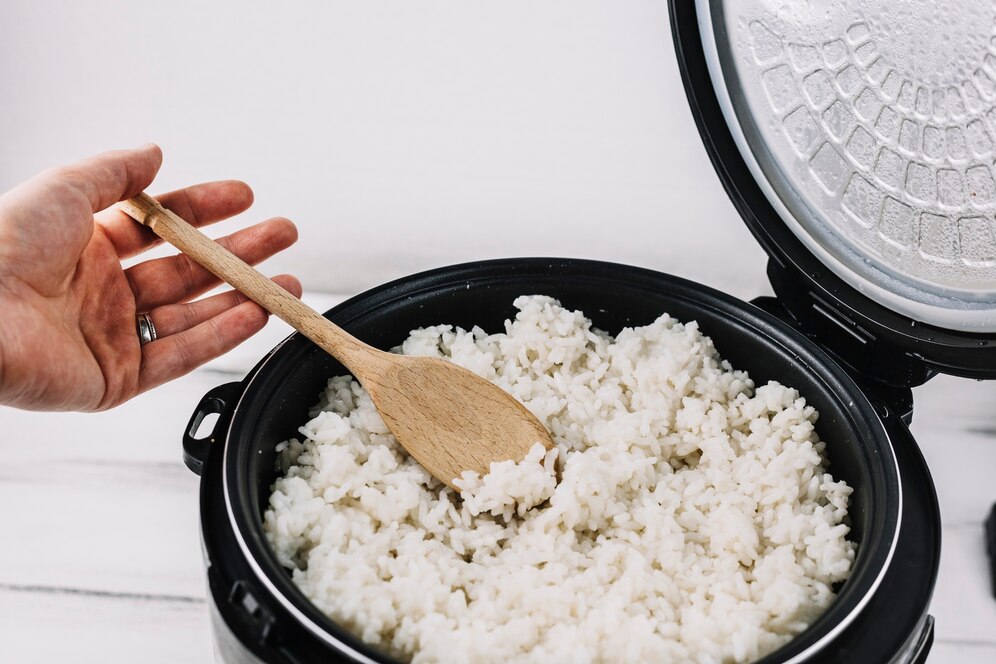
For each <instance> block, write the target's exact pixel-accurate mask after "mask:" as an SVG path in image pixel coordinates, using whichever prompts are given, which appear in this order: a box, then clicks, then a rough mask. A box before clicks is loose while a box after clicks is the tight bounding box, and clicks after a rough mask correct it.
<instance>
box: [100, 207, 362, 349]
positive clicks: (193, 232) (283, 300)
mask: <svg viewBox="0 0 996 664" xmlns="http://www.w3.org/2000/svg"><path fill="white" fill-rule="evenodd" d="M118 205H119V206H120V208H121V209H122V210H123V211H124V212H125V214H127V215H128V216H129V217H131V218H132V219H134V220H135V221H137V222H139V223H141V224H144V225H145V226H148V227H149V228H151V229H152V231H153V232H154V233H155V234H156V235H158V236H159V237H161V238H162V239H163V240H165V241H166V242H169V243H170V244H171V245H173V246H174V247H176V248H177V249H179V250H180V251H182V252H183V253H184V254H186V255H187V256H190V257H191V258H192V259H194V260H195V261H197V262H198V263H199V264H200V265H202V266H203V267H204V268H206V269H207V270H208V271H210V272H211V273H212V274H214V275H215V276H216V277H218V278H219V279H221V280H222V281H225V282H227V283H228V284H230V285H231V286H232V287H234V288H235V289H236V290H238V291H240V292H242V293H243V294H244V295H245V296H246V297H248V298H249V299H251V300H253V301H254V302H256V303H257V304H259V305H260V306H261V307H263V308H264V309H266V310H267V311H269V312H271V313H273V314H275V315H277V316H279V317H280V318H282V319H283V320H285V321H286V322H287V323H288V324H289V325H290V326H291V327H293V328H294V329H295V330H297V331H298V332H300V333H301V334H303V335H304V336H306V337H308V338H309V339H311V340H312V341H314V342H315V343H316V344H318V345H319V346H321V347H322V348H324V349H325V350H326V351H327V352H328V353H329V354H331V355H333V356H334V357H335V358H336V359H338V360H339V361H341V362H343V363H344V364H346V365H347V368H350V367H349V365H351V364H353V362H351V361H350V359H351V358H354V359H355V360H357V361H360V357H358V356H357V353H362V354H363V355H364V356H369V354H370V352H371V351H373V352H379V351H375V349H373V348H372V347H370V346H368V345H367V344H365V343H363V342H362V341H360V340H359V339H356V338H355V337H353V336H351V335H349V334H348V333H346V332H345V331H343V330H342V328H340V327H338V326H336V325H334V324H333V323H331V322H330V321H329V320H328V319H327V318H325V317H324V316H322V315H321V314H319V313H318V312H317V311H315V310H314V309H312V308H311V307H309V306H308V305H306V304H305V303H304V302H302V301H301V300H299V299H298V298H296V297H294V296H293V295H292V294H290V293H288V292H287V291H285V290H284V289H283V288H281V287H280V286H278V285H277V284H275V283H273V282H272V281H270V280H269V279H267V278H266V277H265V276H263V275H262V274H261V273H260V272H259V271H258V270H256V269H255V268H254V267H252V266H251V265H249V264H248V263H246V262H245V261H243V260H242V259H241V258H239V257H238V256H236V255H235V254H233V253H232V252H230V251H228V250H227V249H225V248H224V247H223V246H221V245H220V244H218V243H217V242H215V241H214V240H212V239H211V238H209V237H208V236H206V235H204V234H203V233H201V232H200V231H199V230H197V229H196V228H194V227H193V226H191V225H190V224H188V223H187V222H186V221H184V220H183V219H182V218H180V217H179V216H178V215H176V214H174V213H173V212H171V211H170V210H167V209H166V208H164V207H163V206H162V205H160V204H159V202H158V201H156V200H155V199H154V198H152V197H151V196H149V195H148V194H146V193H145V192H142V193H140V194H139V195H137V196H135V197H134V198H130V199H128V200H126V201H122V202H121V203H119V204H118Z"/></svg>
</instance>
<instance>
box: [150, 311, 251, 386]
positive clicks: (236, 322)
mask: <svg viewBox="0 0 996 664" xmlns="http://www.w3.org/2000/svg"><path fill="white" fill-rule="evenodd" d="M267 315H268V314H267V313H266V311H264V310H263V308H262V307H260V306H259V305H258V304H256V303H255V302H243V303H241V304H238V305H236V306H235V307H232V308H231V309H228V310H227V311H223V312H222V313H220V314H218V315H216V316H214V317H212V318H209V319H208V320H206V321H204V322H202V323H200V324H198V325H195V326H194V327H192V328H190V329H189V330H186V331H184V332H180V333H179V334H174V335H172V336H168V337H166V338H164V339H159V340H157V341H153V342H152V343H150V344H148V345H146V346H143V347H142V369H141V372H140V376H139V389H140V391H145V390H148V389H151V388H153V387H156V386H158V385H162V384H163V383H165V382H167V381H170V380H173V379H174V378H179V377H180V376H182V375H184V374H186V373H189V372H190V371H192V370H194V369H196V368H197V367H199V366H201V365H202V364H204V363H205V362H207V361H208V360H212V359H214V358H216V357H218V356H219V355H223V354H224V353H227V352H228V351H230V350H231V349H233V348H235V347H236V346H238V345H239V344H240V343H242V342H243V341H245V340H246V339H248V338H249V337H251V336H252V335H254V334H256V333H257V332H259V331H260V330H261V329H263V326H264V325H266V319H267ZM157 332H158V330H157Z"/></svg>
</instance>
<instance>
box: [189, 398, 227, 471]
mask: <svg viewBox="0 0 996 664" xmlns="http://www.w3.org/2000/svg"><path fill="white" fill-rule="evenodd" d="M241 387H242V384H241V383H225V384H224V385H219V386H218V387H216V388H214V389H212V390H211V391H210V392H208V393H207V394H205V395H204V396H203V397H201V400H200V403H198V404H197V408H196V409H195V410H194V414H193V415H191V416H190V421H189V422H188V423H187V428H186V429H184V430H183V463H184V464H186V466H187V468H189V469H190V470H191V471H192V472H193V473H195V474H196V475H200V474H201V473H202V472H203V470H204V464H205V463H206V462H207V458H208V454H209V453H210V451H211V445H212V444H213V443H214V442H215V441H217V439H218V434H219V433H220V432H221V431H222V428H223V426H227V423H228V419H229V418H230V416H231V413H230V412H229V405H231V404H233V403H234V402H235V398H236V397H237V396H238V394H239V390H240V389H241ZM215 413H217V414H218V415H219V417H218V421H217V422H215V424H214V428H213V429H212V430H211V433H209V434H208V435H206V436H204V437H203V438H195V437H194V436H195V435H196V434H197V429H198V428H199V427H200V426H201V422H203V421H204V418H205V417H207V416H208V415H212V414H215Z"/></svg>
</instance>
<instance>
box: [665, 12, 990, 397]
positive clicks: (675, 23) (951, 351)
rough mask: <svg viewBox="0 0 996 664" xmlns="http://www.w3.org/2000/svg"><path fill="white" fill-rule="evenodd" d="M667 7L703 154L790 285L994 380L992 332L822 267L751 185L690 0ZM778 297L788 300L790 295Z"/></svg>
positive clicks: (891, 340)
mask: <svg viewBox="0 0 996 664" xmlns="http://www.w3.org/2000/svg"><path fill="white" fill-rule="evenodd" d="M669 5H670V16H671V32H672V35H673V37H674V47H675V52H676V54H677V58H678V67H679V69H680V70H681V79H682V81H683V83H684V86H685V93H686V95H687V97H688V103H689V105H690V106H691V110H692V116H693V117H694V119H695V124H696V126H697V127H698V130H699V134H700V135H701V137H702V142H703V144H704V145H705V148H706V152H707V153H708V154H709V159H710V160H711V161H712V165H713V167H714V168H715V169H716V173H717V174H718V175H719V179H720V181H721V182H722V183H723V187H724V188H725V189H726V193H727V194H728V195H729V197H730V200H732V201H733V205H734V206H735V207H736V209H737V212H739V213H740V216H741V217H743V219H744V222H745V223H746V224H747V227H748V228H749V229H750V231H751V233H753V235H754V237H755V238H757V240H758V242H759V243H760V245H761V247H762V248H763V249H764V251H765V252H766V253H767V254H768V256H770V257H771V259H772V260H774V261H776V262H777V263H778V264H779V266H781V267H782V268H783V269H785V270H787V271H789V273H790V274H791V279H793V280H798V283H799V284H801V286H799V288H797V289H796V290H803V291H809V292H810V293H813V294H816V299H817V300H823V301H826V302H830V303H832V306H833V307H835V308H837V309H839V310H840V311H841V312H842V313H843V314H844V316H845V317H846V318H847V319H849V320H850V321H851V322H853V323H856V325H857V326H858V327H861V328H864V329H865V330H867V331H869V332H870V333H871V334H872V335H874V336H875V337H876V338H880V339H883V340H884V341H886V342H887V343H888V344H889V345H891V346H894V347H895V348H897V349H899V350H901V351H904V352H906V353H908V354H910V355H911V356H913V357H916V358H919V359H920V360H922V362H923V363H924V364H926V365H927V366H928V367H930V368H932V369H934V370H937V371H940V372H942V373H949V374H953V375H957V376H965V377H969V378H996V337H994V335H992V334H971V333H968V332H956V331H952V330H946V329H943V328H939V327H933V326H929V325H924V324H922V323H920V322H918V321H914V320H913V319H911V318H908V317H906V316H903V315H901V314H898V313H896V312H894V311H892V310H891V309H888V308H886V307H884V306H882V305H880V304H878V303H877V302H874V301H873V300H871V299H869V298H868V297H867V296H865V295H863V294H861V293H860V292H859V291H858V290H856V289H854V288H852V287H851V286H849V285H848V284H847V283H845V282H844V281H843V280H842V279H840V278H839V277H837V276H836V275H835V274H833V273H832V272H831V271H830V270H829V269H827V268H826V267H825V266H824V265H823V263H821V262H820V261H819V259H817V258H816V257H815V256H814V255H813V254H812V252H810V251H809V250H808V249H807V248H806V246H805V245H804V244H803V243H802V242H801V241H800V240H799V239H798V238H797V237H796V236H795V235H794V234H793V233H792V231H791V230H789V228H788V227H787V226H786V225H785V223H784V222H783V221H782V220H781V218H780V217H779V216H778V213H777V212H776V211H775V210H774V208H772V207H771V204H770V203H769V202H768V200H767V198H766V197H765V195H764V193H763V192H762V191H761V189H760V187H759V186H758V185H757V182H756V181H755V180H754V178H753V175H752V174H751V172H750V169H749V168H748V167H747V164H746V163H744V160H743V158H742V157H741V156H740V152H739V149H738V148H737V146H736V143H735V142H734V140H733V136H732V135H731V134H730V130H729V128H728V127H727V124H726V117H725V116H724V115H723V112H722V110H721V109H720V106H719V102H718V101H717V99H716V93H715V91H714V89H713V83H712V80H711V78H710V76H709V68H708V67H707V65H706V61H705V55H704V53H703V49H702V40H701V35H700V33H699V25H698V15H697V13H696V7H695V5H696V3H695V2H689V1H688V0H669ZM776 292H777V285H776ZM779 296H780V297H783V299H786V300H787V299H788V298H789V297H792V296H794V294H793V295H792V296H790V295H789V294H788V293H785V294H783V293H779ZM785 304H786V305H789V304H790V303H789V302H785Z"/></svg>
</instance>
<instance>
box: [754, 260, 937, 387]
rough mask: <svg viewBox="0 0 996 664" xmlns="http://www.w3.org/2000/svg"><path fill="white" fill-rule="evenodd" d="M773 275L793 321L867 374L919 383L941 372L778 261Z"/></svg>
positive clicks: (905, 384) (876, 378)
mask: <svg viewBox="0 0 996 664" xmlns="http://www.w3.org/2000/svg"><path fill="white" fill-rule="evenodd" d="M768 279H769V280H770V281H771V286H772V288H774V291H775V294H776V296H777V298H778V302H779V304H780V305H781V306H782V307H783V308H784V310H785V312H787V314H788V316H789V317H790V318H791V320H790V321H789V322H791V323H793V324H794V325H795V326H796V327H798V328H799V329H800V330H801V331H802V332H803V333H804V334H805V335H806V336H808V337H809V338H810V339H812V340H813V341H815V342H816V343H817V344H818V345H820V346H821V347H822V348H823V349H824V350H827V351H829V352H830V353H831V354H832V355H833V356H834V357H836V358H837V359H838V360H840V361H842V362H843V363H844V364H846V365H847V366H849V367H851V368H852V369H853V370H854V371H856V372H858V373H860V374H862V375H863V376H865V377H866V378H869V379H872V380H874V381H877V382H882V383H886V384H888V385H895V386H897V387H916V386H917V385H922V384H923V383H925V382H927V381H928V380H929V379H930V378H932V377H933V376H934V375H935V373H936V372H935V371H934V370H933V369H931V368H930V367H928V366H927V365H926V363H925V362H924V361H923V360H922V359H921V358H920V357H918V356H916V355H913V354H911V353H907V352H905V351H902V350H900V349H898V348H897V347H896V346H894V345H892V344H889V343H886V342H884V341H883V340H882V339H880V338H878V337H877V336H876V335H875V334H874V333H873V332H872V331H870V330H869V329H867V328H865V327H863V326H862V325H861V324H860V323H859V322H858V321H856V320H855V319H854V318H853V317H851V316H849V315H847V314H844V313H843V312H842V311H841V310H840V308H839V307H837V306H836V305H835V304H834V303H833V302H832V301H831V299H830V298H826V297H824V296H823V295H822V294H821V293H818V292H814V290H813V289H811V288H809V287H807V286H806V284H805V283H804V282H803V280H802V279H799V278H793V277H792V276H791V273H790V272H789V271H788V270H786V269H784V268H782V267H781V266H780V265H779V264H777V263H775V262H774V261H768Z"/></svg>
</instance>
